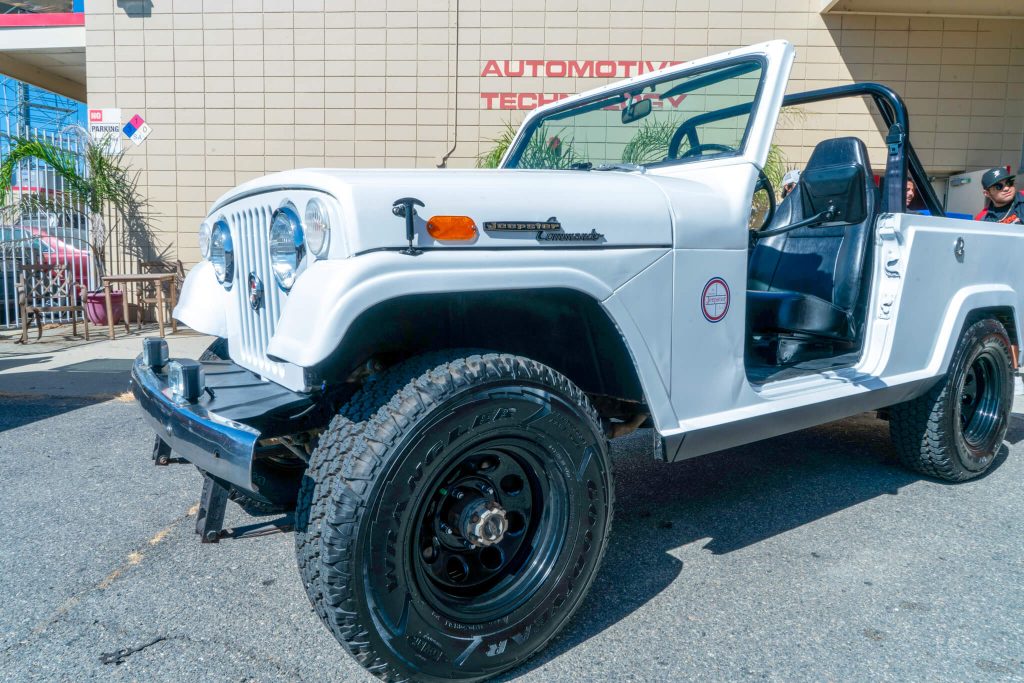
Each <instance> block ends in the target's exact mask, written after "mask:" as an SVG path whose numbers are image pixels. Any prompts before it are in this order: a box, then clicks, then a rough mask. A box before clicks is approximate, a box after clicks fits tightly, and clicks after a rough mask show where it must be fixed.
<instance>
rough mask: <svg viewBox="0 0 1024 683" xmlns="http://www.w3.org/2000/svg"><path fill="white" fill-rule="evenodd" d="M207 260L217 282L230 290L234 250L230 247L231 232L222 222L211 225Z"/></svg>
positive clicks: (233, 266) (233, 267)
mask: <svg viewBox="0 0 1024 683" xmlns="http://www.w3.org/2000/svg"><path fill="white" fill-rule="evenodd" d="M209 259H210V263H211V264H212V265H213V272H214V273H216V275H217V282H219V283H221V284H222V285H224V286H225V287H228V288H230V287H231V278H232V277H233V276H234V271H235V250H234V247H233V246H232V245H231V231H230V230H229V229H228V224H227V223H225V222H224V221H217V222H216V223H214V224H213V230H212V231H211V233H210V256H209Z"/></svg>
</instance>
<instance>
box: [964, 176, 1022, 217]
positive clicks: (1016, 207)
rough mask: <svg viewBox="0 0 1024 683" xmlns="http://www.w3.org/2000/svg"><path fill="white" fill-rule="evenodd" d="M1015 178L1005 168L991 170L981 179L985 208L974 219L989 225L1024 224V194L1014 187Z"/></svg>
mask: <svg viewBox="0 0 1024 683" xmlns="http://www.w3.org/2000/svg"><path fill="white" fill-rule="evenodd" d="M1015 179H1016V178H1015V176H1014V175H1012V174H1011V173H1010V172H1009V171H1007V170H1006V169H1005V168H991V169H989V170H988V171H987V172H986V173H985V175H983V176H982V177H981V186H982V187H983V188H984V194H985V208H984V209H982V210H981V212H980V213H979V214H978V215H977V216H975V217H974V220H976V221H988V222H989V223H1008V224H1022V223H1024V192H1018V191H1017V188H1016V187H1014V181H1015Z"/></svg>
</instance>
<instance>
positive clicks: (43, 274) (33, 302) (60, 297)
mask: <svg viewBox="0 0 1024 683" xmlns="http://www.w3.org/2000/svg"><path fill="white" fill-rule="evenodd" d="M18 270H19V272H20V273H21V283H20V284H19V285H18V306H19V308H20V309H21V339H19V340H18V342H17V343H19V344H27V343H28V325H29V322H28V321H29V317H31V316H34V317H35V319H36V328H37V330H38V332H37V334H36V341H39V340H40V339H41V338H42V336H43V313H69V312H70V313H71V314H72V315H71V330H72V333H73V334H75V335H76V336H77V335H78V316H77V315H76V314H77V313H81V314H82V322H83V323H84V324H85V340H86V341H88V340H89V317H88V316H87V315H86V313H85V287H84V286H83V285H82V284H81V283H79V282H76V281H75V279H74V277H73V275H72V273H71V271H70V270H69V269H68V267H67V265H66V264H53V263H30V264H27V265H22V266H18Z"/></svg>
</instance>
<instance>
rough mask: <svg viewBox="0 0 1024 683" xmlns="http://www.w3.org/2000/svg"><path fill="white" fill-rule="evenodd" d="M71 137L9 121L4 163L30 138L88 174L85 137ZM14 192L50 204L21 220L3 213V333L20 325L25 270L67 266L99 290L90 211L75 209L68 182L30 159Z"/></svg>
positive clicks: (0, 147) (1, 144) (0, 143)
mask: <svg viewBox="0 0 1024 683" xmlns="http://www.w3.org/2000/svg"><path fill="white" fill-rule="evenodd" d="M69 131H71V132H69V133H67V134H62V133H52V132H48V131H43V130H37V129H26V130H11V128H10V121H0V163H3V161H5V160H6V159H7V158H8V155H9V154H10V150H11V148H12V146H13V145H14V144H15V143H16V138H27V139H31V140H43V141H45V142H49V143H51V144H53V145H54V146H56V147H58V148H60V149H62V150H64V151H65V152H67V153H69V154H71V155H72V156H73V157H75V158H77V159H78V160H79V163H80V164H81V166H82V167H81V168H80V171H81V172H83V173H84V172H85V169H84V161H83V156H82V144H83V141H82V137H81V135H80V134H79V132H78V130H77V129H69ZM10 190H11V195H10V196H11V197H13V198H14V199H18V198H21V197H29V196H35V197H39V198H41V199H43V200H45V202H43V203H45V204H46V208H45V209H43V208H32V209H30V210H27V211H24V212H21V213H20V214H14V213H12V212H8V211H3V212H0V327H17V326H19V325H20V324H21V320H20V317H21V313H20V311H19V308H18V294H17V283H18V282H19V281H20V278H21V273H20V272H19V270H18V267H19V266H21V265H27V264H34V263H46V264H62V265H65V266H67V268H68V270H69V271H70V273H71V277H72V278H73V279H74V280H75V281H76V282H79V283H81V284H82V285H84V286H86V287H87V288H89V289H92V288H95V286H96V273H95V272H94V270H95V266H94V260H93V258H92V255H91V252H90V247H89V220H88V211H87V209H86V207H85V206H82V205H80V204H75V203H73V199H72V198H71V197H69V196H68V194H67V193H65V183H64V181H63V180H62V179H61V178H60V177H58V176H57V174H56V173H55V172H54V171H53V169H52V168H51V167H50V166H49V165H47V164H46V163H44V162H43V161H40V160H38V159H35V158H28V159H24V160H22V161H21V162H20V163H19V164H18V168H17V171H16V173H15V175H14V182H13V183H12V187H11V188H10ZM55 303H56V302H55ZM63 305H66V304H63ZM71 315H72V314H70V313H48V314H45V318H44V320H45V322H63V321H70V319H71V318H70V316H71Z"/></svg>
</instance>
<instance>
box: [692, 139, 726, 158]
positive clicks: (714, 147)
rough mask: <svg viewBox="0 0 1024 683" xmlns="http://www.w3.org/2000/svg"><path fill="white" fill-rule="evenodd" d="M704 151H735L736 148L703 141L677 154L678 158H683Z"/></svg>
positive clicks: (701, 153)
mask: <svg viewBox="0 0 1024 683" xmlns="http://www.w3.org/2000/svg"><path fill="white" fill-rule="evenodd" d="M705 151H708V152H735V151H736V148H735V147H730V146H729V145H720V144H718V143H717V142H705V143H701V144H698V145H697V146H695V147H691V148H690V149H688V150H686V151H685V152H683V153H682V154H681V155H680V156H679V158H680V159H685V158H687V157H695V156H699V155H703V154H704V152H705Z"/></svg>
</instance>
